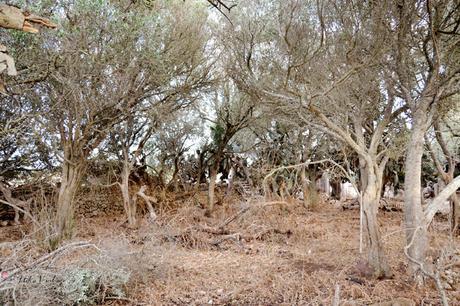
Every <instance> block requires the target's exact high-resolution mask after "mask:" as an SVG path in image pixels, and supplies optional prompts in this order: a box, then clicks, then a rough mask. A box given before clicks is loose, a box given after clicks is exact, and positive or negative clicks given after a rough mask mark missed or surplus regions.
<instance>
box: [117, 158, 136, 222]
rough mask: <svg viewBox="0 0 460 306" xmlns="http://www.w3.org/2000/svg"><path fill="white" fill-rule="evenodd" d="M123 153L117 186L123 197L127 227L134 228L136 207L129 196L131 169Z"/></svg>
mask: <svg viewBox="0 0 460 306" xmlns="http://www.w3.org/2000/svg"><path fill="white" fill-rule="evenodd" d="M123 153H124V154H123V155H124V160H123V169H122V171H121V184H119V186H120V190H121V194H122V197H123V209H124V210H125V214H126V217H127V218H128V227H129V228H135V227H136V226H137V218H136V212H137V209H136V206H137V205H136V203H134V201H133V200H132V199H131V196H130V194H129V175H130V174H131V170H132V169H131V168H132V167H131V163H130V161H129V159H128V155H127V152H123Z"/></svg>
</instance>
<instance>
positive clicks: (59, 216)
mask: <svg viewBox="0 0 460 306" xmlns="http://www.w3.org/2000/svg"><path fill="white" fill-rule="evenodd" d="M66 155H67V156H68V155H70V154H66ZM85 167H86V161H85V159H83V158H81V159H70V158H68V159H65V160H64V162H63V165H62V175H61V186H60V188H59V195H58V200H57V205H56V206H57V212H56V226H57V235H58V237H59V239H61V238H64V237H66V236H68V235H70V234H71V232H72V227H73V217H74V213H75V207H74V203H73V202H74V198H75V194H76V193H77V190H78V187H79V185H80V181H81V178H82V176H83V172H84V169H85Z"/></svg>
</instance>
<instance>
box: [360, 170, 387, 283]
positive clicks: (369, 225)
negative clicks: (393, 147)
mask: <svg viewBox="0 0 460 306" xmlns="http://www.w3.org/2000/svg"><path fill="white" fill-rule="evenodd" d="M366 170H367V171H366V172H365V173H363V174H364V177H365V189H364V191H363V204H362V205H363V212H364V220H363V221H364V222H363V223H364V227H365V232H366V240H367V245H368V248H369V250H368V260H369V264H370V265H371V267H372V268H373V269H374V275H375V276H376V277H379V278H380V277H390V276H391V275H392V274H391V271H390V266H389V265H388V262H387V259H386V256H385V253H384V251H383V246H382V242H381V237H380V230H379V224H378V221H377V213H378V209H379V202H380V194H381V193H380V191H381V188H382V186H381V185H382V175H381V173H379V170H378V166H375V167H374V166H366ZM362 177H363V176H362Z"/></svg>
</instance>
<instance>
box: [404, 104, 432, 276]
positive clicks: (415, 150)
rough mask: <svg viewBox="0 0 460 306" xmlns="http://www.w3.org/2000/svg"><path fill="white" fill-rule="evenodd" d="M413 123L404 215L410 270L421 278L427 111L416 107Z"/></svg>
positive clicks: (406, 172) (405, 182) (405, 185)
mask: <svg viewBox="0 0 460 306" xmlns="http://www.w3.org/2000/svg"><path fill="white" fill-rule="evenodd" d="M413 116H414V117H413V125H412V132H411V137H410V141H409V144H408V146H407V151H406V162H405V179H404V219H405V227H406V247H407V253H408V256H410V257H411V260H409V270H410V272H411V274H412V275H413V276H416V277H417V278H418V279H419V283H420V281H421V278H420V277H419V276H421V274H419V273H418V272H419V266H418V264H416V263H415V262H414V261H417V262H419V263H424V262H425V256H426V250H427V247H428V238H427V229H426V222H425V217H424V212H423V208H422V192H421V177H422V155H423V151H424V135H425V132H426V130H427V125H428V124H427V122H428V118H427V114H426V113H424V112H422V111H417V112H415V113H414V114H413Z"/></svg>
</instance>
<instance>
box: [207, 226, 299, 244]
mask: <svg viewBox="0 0 460 306" xmlns="http://www.w3.org/2000/svg"><path fill="white" fill-rule="evenodd" d="M269 234H280V235H286V236H287V237H288V238H289V237H290V236H291V235H292V231H291V230H287V231H281V230H279V229H276V228H271V229H266V230H264V231H262V232H260V233H257V234H255V235H243V234H241V233H234V234H229V235H225V236H224V237H222V238H220V239H217V240H214V241H211V242H210V243H209V244H210V245H212V246H218V245H219V244H221V243H222V242H225V241H227V240H233V241H235V242H242V241H246V242H248V241H253V240H264V239H265V237H266V236H267V235H269Z"/></svg>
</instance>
